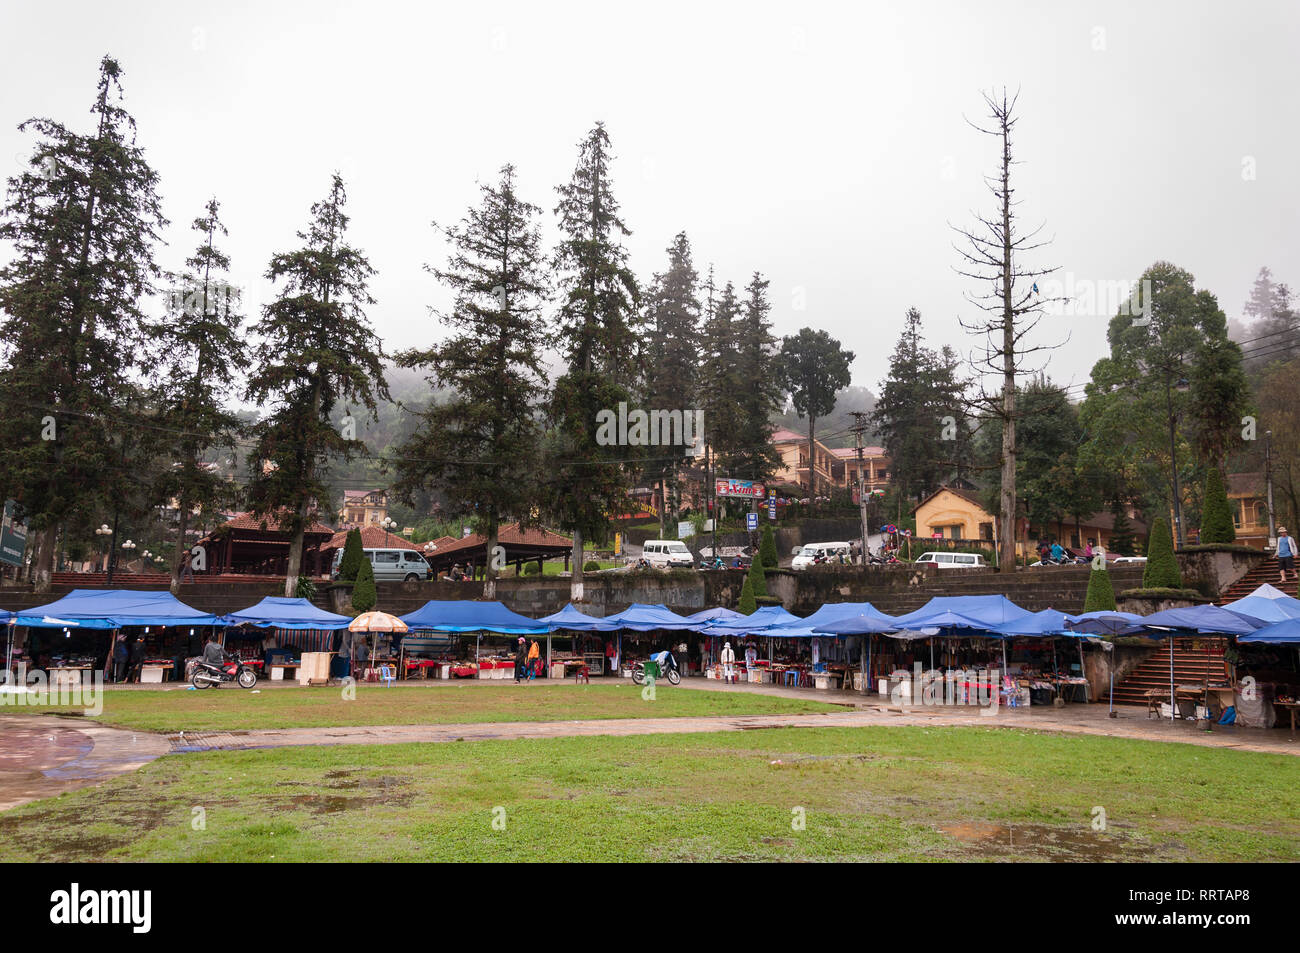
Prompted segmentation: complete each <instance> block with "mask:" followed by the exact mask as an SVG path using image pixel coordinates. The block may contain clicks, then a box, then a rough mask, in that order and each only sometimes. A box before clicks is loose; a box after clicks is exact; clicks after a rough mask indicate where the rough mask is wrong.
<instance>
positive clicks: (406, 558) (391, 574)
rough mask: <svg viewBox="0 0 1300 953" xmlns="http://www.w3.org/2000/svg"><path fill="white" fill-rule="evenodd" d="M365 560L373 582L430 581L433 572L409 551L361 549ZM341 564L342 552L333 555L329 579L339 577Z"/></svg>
mask: <svg viewBox="0 0 1300 953" xmlns="http://www.w3.org/2000/svg"><path fill="white" fill-rule="evenodd" d="M362 553H364V554H365V557H366V559H368V560H370V565H371V568H373V569H374V571H375V582H405V581H410V580H419V579H432V578H433V570H432V569H431V568H429V564H428V563H427V562H425V561H424V557H423V556H421V555H420V554H419V553H417V552H415V551H414V550H410V549H363V550H362ZM342 564H343V550H342V549H340V550H338V551H337V552H335V554H334V568H333V569H331V570H330V578H332V579H337V578H338V577H339V566H341V565H342Z"/></svg>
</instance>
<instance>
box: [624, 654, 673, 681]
mask: <svg viewBox="0 0 1300 953" xmlns="http://www.w3.org/2000/svg"><path fill="white" fill-rule="evenodd" d="M663 654H664V660H663V661H662V662H661V663H660V664H659V669H660V674H661V675H662V676H664V677H665V678H667V679H668V684H670V685H679V684H681V681H682V673H681V670H680V669H679V668H678V667H677V659H676V658H675V657H674V656H673V653H672V652H665V653H663ZM632 681H633V682H634V683H635V684H637V685H644V684H645V662H634V663H633V664H632Z"/></svg>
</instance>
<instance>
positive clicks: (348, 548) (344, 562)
mask: <svg viewBox="0 0 1300 953" xmlns="http://www.w3.org/2000/svg"><path fill="white" fill-rule="evenodd" d="M368 562H370V560H368V559H367V558H366V552H365V549H364V548H363V546H362V543H361V530H359V529H356V528H355V527H354V528H352V529H350V530H348V535H347V539H346V540H345V542H344V543H343V558H342V559H341V560H339V579H340V580H342V581H344V582H356V579H357V574H358V573H359V572H361V564H362V563H368ZM371 575H372V576H373V575H374V573H373V572H372V573H371Z"/></svg>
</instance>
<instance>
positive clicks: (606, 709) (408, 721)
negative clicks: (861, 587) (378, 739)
mask: <svg viewBox="0 0 1300 953" xmlns="http://www.w3.org/2000/svg"><path fill="white" fill-rule="evenodd" d="M103 697H104V711H103V714H102V715H100V716H98V719H97V720H99V721H102V722H104V723H105V724H111V725H121V726H122V727H124V728H137V729H141V730H144V731H164V732H174V731H181V730H184V731H241V730H244V731H247V730H254V729H258V728H336V727H342V726H349V725H432V724H454V723H460V722H485V721H559V720H566V719H584V720H585V719H590V718H679V717H691V716H696V717H699V716H708V715H768V714H773V715H788V714H797V713H804V712H819V711H843V710H844V709H843V708H842V707H841V706H838V705H827V704H824V703H822V702H813V701H805V700H803V699H799V698H780V697H775V696H770V695H757V694H750V693H747V692H709V691H696V690H686V689H674V688H673V687H672V686H670V685H668V684H667V683H663V682H661V683H660V684H659V685H658V686H657V690H656V695H655V700H654V701H645V700H643V699H642V697H641V689H640V688H638V687H636V686H635V685H632V684H630V683H616V684H607V685H603V684H600V683H594V684H591V685H544V684H538V683H533V684H523V685H515V684H514V683H513V682H510V683H509V684H501V683H495V684H494V683H491V682H487V683H484V682H480V681H473V680H467V681H463V682H448V683H445V684H438V685H418V686H417V685H410V686H407V685H398V686H393V687H384V686H379V685H370V684H364V683H363V684H361V685H358V686H357V687H356V697H355V699H353V700H345V699H344V696H343V690H342V689H341V688H337V687H320V688H275V689H268V690H266V691H263V692H259V693H258V694H256V695H255V694H253V693H252V692H249V691H244V690H242V689H236V688H232V687H226V688H219V689H208V690H207V691H187V690H185V689H183V688H177V689H175V690H173V691H111V690H110V691H105V692H104V693H103ZM60 710H62V709H60V708H58V706H54V705H51V706H44V707H41V706H34V705H33V706H24V707H23V709H22V711H23V712H24V713H39V712H42V711H60Z"/></svg>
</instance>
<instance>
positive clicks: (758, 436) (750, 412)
mask: <svg viewBox="0 0 1300 953" xmlns="http://www.w3.org/2000/svg"><path fill="white" fill-rule="evenodd" d="M767 287H768V281H767V279H766V278H764V277H763V276H762V275H760V274H759V273H758V272H754V274H753V276H752V277H751V278H750V281H749V284H748V285H747V286H746V288H745V294H746V297H745V301H744V303H743V305H742V307H741V312H740V315H739V317H738V318H737V320H736V323H735V346H736V381H737V385H738V387H739V390H738V391H737V392H736V393H735V394H734V395H733V399H734V400H735V402H736V429H735V439H734V442H733V443H732V444H731V446H730V447H729V448H728V449H727V451H726V452H725V453H724V454H723V455H722V462H723V466H724V467H726V468H728V469H729V470H730V471H731V475H732V476H735V477H738V478H740V479H744V480H768V479H770V478H771V476H772V474H773V473H774V472H775V471H776V469H777V467H778V466H779V465H780V459H779V457H778V455H777V452H776V448H775V447H773V446H772V423H771V418H772V415H773V414H774V413H776V412H777V411H779V410H780V409H781V398H782V394H781V385H780V381H779V379H778V377H777V373H776V355H777V344H776V338H775V337H773V335H772V322H771V320H770V319H769V314H770V313H771V310H772V305H771V302H769V301H768V300H767ZM753 505H754V506H757V501H754V504H753ZM765 594H766V593H759V595H765Z"/></svg>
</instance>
